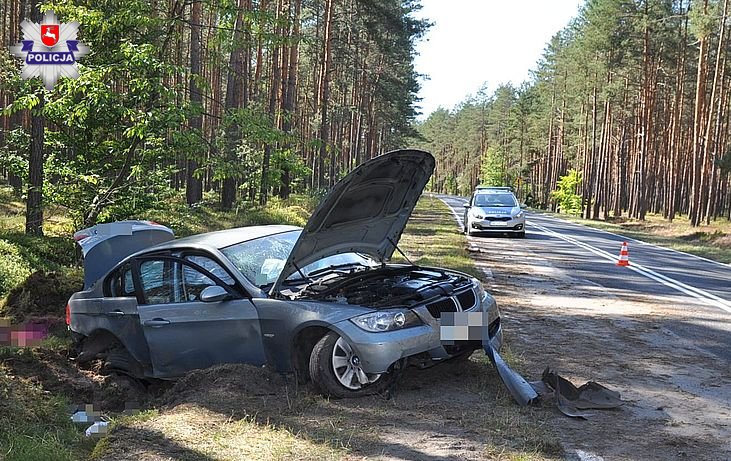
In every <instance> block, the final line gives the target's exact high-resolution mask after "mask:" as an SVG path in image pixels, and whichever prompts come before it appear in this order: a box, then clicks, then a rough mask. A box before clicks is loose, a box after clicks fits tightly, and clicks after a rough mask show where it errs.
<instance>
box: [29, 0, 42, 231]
mask: <svg viewBox="0 0 731 461" xmlns="http://www.w3.org/2000/svg"><path fill="white" fill-rule="evenodd" d="M31 18H32V19H33V21H35V22H37V23H40V22H41V20H42V16H41V12H40V9H39V5H38V4H37V3H33V7H32V13H31ZM36 95H37V96H38V98H39V99H40V103H39V104H38V106H36V107H35V108H34V109H32V112H31V121H30V123H31V131H30V159H29V161H28V201H27V202H26V210H25V233H26V234H30V235H43V163H44V155H43V142H44V135H45V124H46V122H45V118H44V116H43V108H44V106H45V101H44V100H45V90H44V89H43V88H42V87H41V85H38V89H37V90H36Z"/></svg>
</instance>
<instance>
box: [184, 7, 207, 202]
mask: <svg viewBox="0 0 731 461" xmlns="http://www.w3.org/2000/svg"><path fill="white" fill-rule="evenodd" d="M200 78H202V75H201V0H194V1H193V4H192V5H191V11H190V83H189V85H190V102H191V103H192V104H197V105H200V104H201V101H202V97H201V96H202V95H201V89H200V87H199V85H198V82H197V79H200ZM189 123H190V128H191V129H193V130H197V131H198V133H199V134H200V135H201V136H202V135H203V117H202V116H201V115H195V116H194V117H191V119H190V122H189ZM198 155H199V153H198V152H196V153H195V154H194V157H192V158H189V159H188V163H187V165H186V182H185V198H186V201H187V202H188V205H192V204H194V203H197V202H200V201H201V200H202V199H203V188H202V184H201V180H200V179H199V178H197V177H196V176H195V174H194V173H195V171H196V170H197V169H198V159H197V158H196V157H197V156H198Z"/></svg>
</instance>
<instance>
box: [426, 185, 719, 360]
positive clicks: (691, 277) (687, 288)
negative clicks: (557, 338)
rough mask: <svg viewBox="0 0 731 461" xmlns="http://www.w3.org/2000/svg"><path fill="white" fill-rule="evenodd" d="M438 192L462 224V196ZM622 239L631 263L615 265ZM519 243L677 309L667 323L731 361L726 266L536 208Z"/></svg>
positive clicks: (570, 269)
mask: <svg viewBox="0 0 731 461" xmlns="http://www.w3.org/2000/svg"><path fill="white" fill-rule="evenodd" d="M437 197H438V198H440V199H442V201H444V202H445V203H446V204H447V205H449V207H450V208H452V210H453V211H454V213H455V219H456V220H457V222H458V225H459V226H460V228H461V227H462V216H463V214H464V207H463V205H464V204H465V203H466V202H467V199H465V198H462V197H453V196H446V195H440V196H437ZM477 239H479V241H480V242H484V243H483V246H485V245H486V246H487V247H489V248H492V249H493V251H495V250H494V249H495V248H501V247H502V246H500V245H495V242H496V240H495V237H490V236H488V237H478V238H477ZM624 241H626V242H627V243H628V246H629V259H630V267H620V266H617V265H616V262H617V259H618V256H619V251H620V249H621V246H622V242H624ZM488 242H489V244H488ZM524 244H525V248H526V249H527V250H529V251H531V252H533V253H534V254H536V255H537V256H539V257H541V258H545V259H546V260H548V261H549V262H550V264H551V265H552V266H554V267H556V268H558V269H560V270H563V271H566V272H567V273H569V274H570V275H571V276H572V277H576V278H578V279H582V280H586V281H588V282H590V283H592V284H594V285H597V286H600V287H603V288H605V289H606V290H608V291H611V292H612V293H614V294H618V295H619V296H626V297H631V296H633V295H643V296H651V297H655V298H656V299H657V303H658V304H662V305H663V306H665V307H666V308H668V309H674V310H675V311H676V312H675V315H673V316H672V319H673V320H668V321H667V322H665V325H664V326H665V327H666V328H668V329H670V330H671V331H672V332H673V333H675V334H676V335H678V336H680V337H682V338H686V339H689V340H691V341H693V342H695V343H697V345H698V347H701V348H703V349H705V350H707V351H708V352H711V353H713V354H714V355H716V356H718V357H719V358H721V359H723V360H724V361H726V362H727V363H731V266H729V265H727V264H722V263H718V262H715V261H711V260H707V259H704V258H700V257H697V256H694V255H690V254H686V253H681V252H678V251H674V250H670V249H667V248H662V247H658V246H655V245H652V244H648V243H644V242H640V241H637V240H634V239H630V238H626V237H623V236H620V235H617V234H612V233H609V232H605V231H602V230H598V229H592V228H589V227H586V226H582V225H579V224H575V223H571V222H568V221H564V220H562V219H558V218H554V217H552V216H548V215H544V214H540V213H529V214H528V217H527V223H526V238H525V240H524ZM505 248H507V249H506V250H502V251H510V249H509V246H505Z"/></svg>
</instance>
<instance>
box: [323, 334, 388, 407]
mask: <svg viewBox="0 0 731 461" xmlns="http://www.w3.org/2000/svg"><path fill="white" fill-rule="evenodd" d="M353 359H355V360H356V361H357V359H358V357H357V356H355V355H354V354H353V350H352V348H351V347H350V344H348V342H347V341H346V340H345V338H343V337H341V336H340V335H338V334H337V333H335V332H333V331H331V332H329V333H328V334H326V335H325V336H323V337H322V338H321V339H320V341H318V342H317V344H315V347H314V348H313V349H312V353H311V354H310V379H312V382H313V383H314V384H315V386H317V388H318V389H319V391H320V392H321V393H322V394H323V395H324V396H326V397H334V398H339V399H344V398H353V397H362V396H365V395H371V394H378V393H380V392H384V391H385V390H386V389H388V388H389V387H390V386H391V385H392V384H393V382H394V381H395V379H396V374H395V373H393V372H389V373H382V374H378V375H367V374H365V372H363V370H362V369H361V368H360V367H359V366H358V365H357V362H356V364H354V363H353ZM359 373H362V375H361V377H362V378H363V379H364V380H366V381H368V382H367V383H365V384H364V383H362V381H361V380H359V379H358V375H359Z"/></svg>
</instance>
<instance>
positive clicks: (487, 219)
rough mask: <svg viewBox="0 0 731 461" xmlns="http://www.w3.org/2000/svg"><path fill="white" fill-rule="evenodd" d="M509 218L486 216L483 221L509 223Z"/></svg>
mask: <svg viewBox="0 0 731 461" xmlns="http://www.w3.org/2000/svg"><path fill="white" fill-rule="evenodd" d="M511 219H512V218H510V217H497V216H486V217H485V221H510V220H511Z"/></svg>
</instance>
